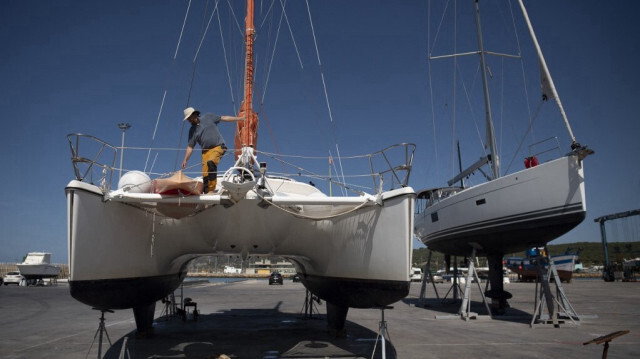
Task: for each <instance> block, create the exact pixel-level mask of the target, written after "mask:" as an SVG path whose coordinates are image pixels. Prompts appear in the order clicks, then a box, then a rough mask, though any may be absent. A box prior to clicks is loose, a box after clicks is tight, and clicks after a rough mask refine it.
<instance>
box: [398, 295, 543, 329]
mask: <svg viewBox="0 0 640 359" xmlns="http://www.w3.org/2000/svg"><path fill="white" fill-rule="evenodd" d="M402 301H403V302H404V303H405V304H407V305H410V306H415V307H417V308H424V309H425V310H430V311H433V312H437V313H435V315H436V316H437V317H445V316H451V317H454V316H457V317H460V316H459V314H458V312H459V311H460V306H461V304H462V301H461V300H460V299H458V300H456V301H454V300H453V299H451V298H440V299H437V298H426V299H424V301H420V299H418V298H404V299H403V300H402ZM470 311H471V312H473V313H476V314H477V315H479V316H487V315H488V314H489V313H488V312H487V309H486V307H485V305H484V303H483V302H482V301H474V300H471V305H470ZM487 318H488V317H487ZM532 318H533V316H532V314H531V313H528V312H524V311H522V310H520V309H516V308H507V310H506V311H505V313H504V314H501V315H493V317H492V318H491V319H493V320H500V321H507V322H518V323H530V322H531V319H532Z"/></svg>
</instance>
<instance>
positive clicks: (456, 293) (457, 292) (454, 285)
mask: <svg viewBox="0 0 640 359" xmlns="http://www.w3.org/2000/svg"><path fill="white" fill-rule="evenodd" d="M449 293H452V297H453V298H452V299H451V300H452V301H451V303H455V302H457V301H458V298H459V297H461V296H462V289H461V288H460V281H458V257H453V277H452V280H451V287H450V288H449V290H448V291H447V294H445V295H444V298H442V300H441V303H444V302H445V301H446V300H447V297H448V296H449Z"/></svg>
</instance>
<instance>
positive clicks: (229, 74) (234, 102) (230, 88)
mask: <svg viewBox="0 0 640 359" xmlns="http://www.w3.org/2000/svg"><path fill="white" fill-rule="evenodd" d="M217 17H218V30H219V31H220V43H221V44H222V53H223V56H222V57H224V66H225V68H226V69H227V81H228V82H229V93H230V94H231V104H232V106H233V110H234V113H237V112H238V109H237V107H236V99H235V97H234V96H233V85H232V84H231V70H230V69H229V61H228V60H227V47H226V46H225V44H224V36H223V34H222V21H221V20H220V11H218V12H217Z"/></svg>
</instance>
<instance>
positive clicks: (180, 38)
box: [144, 0, 191, 172]
mask: <svg viewBox="0 0 640 359" xmlns="http://www.w3.org/2000/svg"><path fill="white" fill-rule="evenodd" d="M189 9H191V0H189V4H188V5H187V11H186V12H185V14H184V20H183V21H182V28H181V29H180V36H178V43H177V44H176V51H175V52H174V54H173V59H172V60H171V67H170V70H169V74H168V75H167V80H166V82H165V88H164V94H163V95H162V102H161V104H160V110H158V117H157V119H156V125H155V128H154V130H153V135H152V136H151V146H149V152H148V153H147V159H146V161H145V163H144V172H146V171H147V164H148V163H149V156H150V155H151V148H153V144H154V143H155V139H156V131H157V130H158V124H159V122H160V117H161V116H162V110H163V108H164V101H165V99H166V97H167V88H168V87H169V82H170V80H171V77H172V75H173V69H174V68H175V63H176V58H177V57H178V50H179V49H180V43H181V42H182V35H183V34H184V27H185V25H186V23H187V18H188V17H189ZM156 157H157V154H156ZM154 163H155V160H154ZM152 168H153V165H152V166H151V168H150V169H149V171H151V170H152Z"/></svg>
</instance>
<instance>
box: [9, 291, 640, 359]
mask: <svg viewBox="0 0 640 359" xmlns="http://www.w3.org/2000/svg"><path fill="white" fill-rule="evenodd" d="M437 287H438V289H439V292H440V294H441V295H444V294H445V293H446V291H447V289H448V288H449V286H448V285H447V284H438V285H437ZM534 288H535V287H534V285H533V284H532V283H511V284H509V285H507V287H506V289H507V290H509V291H510V292H512V293H513V294H514V298H513V299H511V300H510V304H511V309H510V310H509V311H508V313H507V315H506V316H504V317H500V318H498V317H496V319H494V320H490V319H479V320H471V321H463V320H460V319H448V320H443V319H436V316H440V317H441V316H443V315H446V314H452V313H455V312H456V311H457V310H458V307H459V305H460V304H459V303H457V304H441V303H440V301H438V300H436V299H435V295H434V293H433V289H432V287H429V288H428V290H427V293H428V296H429V298H430V299H428V301H427V303H428V307H427V308H422V307H417V306H416V303H417V302H418V298H417V295H418V292H419V289H420V285H419V284H418V283H416V284H413V285H412V288H411V294H410V295H409V297H407V298H406V299H405V300H403V301H401V302H398V303H396V304H395V305H394V309H393V310H387V311H385V319H386V320H387V326H388V331H389V336H390V338H391V343H387V349H388V350H390V349H391V348H393V349H395V351H396V352H397V357H398V358H404V359H407V358H409V359H411V358H463V357H464V358H488V357H495V358H510V359H511V358H519V359H523V358H562V357H564V358H599V357H600V356H601V354H602V349H603V347H602V345H596V344H589V345H583V343H585V342H587V341H589V340H592V339H595V338H597V337H599V336H602V335H606V334H609V333H612V332H616V331H620V330H630V331H631V332H630V333H629V334H626V335H623V336H621V337H618V338H616V339H614V340H613V341H612V342H611V343H610V348H609V351H608V357H609V358H632V357H636V356H637V354H638V353H639V352H640V311H638V306H637V298H640V286H639V285H638V283H621V282H616V283H605V282H603V281H600V280H576V281H574V282H573V283H569V284H564V288H565V290H566V292H567V296H568V297H569V300H570V301H571V303H572V305H573V306H574V308H575V310H576V312H577V313H578V314H579V315H581V316H585V317H586V318H585V319H583V321H582V323H581V324H580V325H579V326H577V327H574V326H561V327H560V328H553V327H549V328H547V327H545V328H542V329H540V328H539V327H538V328H533V329H532V328H530V327H529V323H530V321H531V315H532V313H533V307H534ZM184 295H185V296H186V297H190V298H192V299H193V301H195V302H197V305H198V309H199V310H200V314H201V315H200V317H199V318H198V321H193V320H191V319H189V320H187V321H186V322H183V321H182V319H180V318H171V319H169V320H165V319H163V318H159V317H160V314H161V311H162V309H163V306H162V303H158V305H157V307H156V318H157V319H156V321H155V323H154V328H155V337H154V338H152V339H140V338H136V337H135V334H134V333H135V323H134V320H133V315H132V312H131V310H120V311H116V312H115V313H106V315H105V318H106V328H107V332H108V334H109V337H110V338H111V341H112V342H113V343H114V345H113V346H112V347H111V348H108V347H109V346H108V344H105V345H104V346H103V354H104V353H105V352H106V357H107V358H118V357H119V355H120V350H121V344H122V342H123V339H124V338H125V337H126V338H127V341H128V345H127V348H128V350H129V353H130V357H131V358H151V357H154V358H168V357H172V358H177V357H179V358H218V356H219V355H221V354H226V355H228V356H229V357H231V358H325V357H329V358H331V357H340V358H345V357H347V358H371V352H372V350H373V345H374V339H375V338H376V335H377V333H378V325H379V321H380V312H379V311H378V310H374V309H360V310H357V309H350V310H349V315H348V316H347V330H348V335H347V337H346V338H344V339H333V338H331V337H329V335H328V334H327V331H326V321H325V320H323V319H324V313H326V310H325V308H324V305H321V306H318V309H319V311H320V314H319V315H316V317H319V318H322V319H317V320H316V319H311V320H303V319H301V310H302V307H303V301H304V297H305V291H304V287H303V286H302V285H301V284H300V283H293V282H292V281H291V280H290V279H285V282H284V285H283V286H273V285H272V286H269V285H268V284H267V282H266V280H256V279H249V280H246V281H242V282H237V283H232V284H222V285H220V284H218V285H215V284H206V285H194V286H185V287H184ZM472 301H473V302H472V310H475V311H477V312H478V313H479V314H483V313H484V312H483V306H482V305H481V303H480V302H479V295H478V293H477V292H476V291H472ZM0 303H2V304H1V308H2V315H1V316H0V357H3V358H85V357H89V358H95V357H96V356H97V345H98V338H97V337H96V338H95V343H94V344H93V347H91V343H92V342H93V341H94V336H95V334H96V330H97V328H98V318H99V317H100V312H98V311H95V310H91V308H89V307H88V306H86V305H83V304H81V303H79V302H77V301H75V300H74V299H73V298H71V296H70V295H69V288H68V286H67V285H66V284H64V283H63V284H60V285H58V286H54V287H6V288H2V289H0ZM104 342H105V343H108V341H107V338H106V337H105V338H104ZM90 347H91V350H89V348H90ZM379 350H380V348H379V346H378V349H377V353H378V354H376V356H375V358H380V357H381V356H380V354H379ZM389 353H391V352H390V351H389ZM124 357H125V358H127V356H124ZM393 357H394V356H391V355H390V354H388V355H387V358H393Z"/></svg>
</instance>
